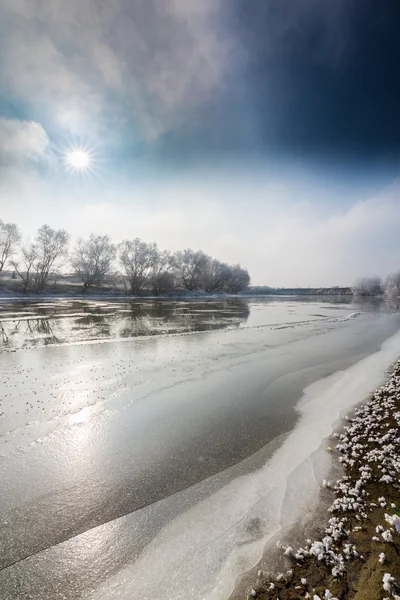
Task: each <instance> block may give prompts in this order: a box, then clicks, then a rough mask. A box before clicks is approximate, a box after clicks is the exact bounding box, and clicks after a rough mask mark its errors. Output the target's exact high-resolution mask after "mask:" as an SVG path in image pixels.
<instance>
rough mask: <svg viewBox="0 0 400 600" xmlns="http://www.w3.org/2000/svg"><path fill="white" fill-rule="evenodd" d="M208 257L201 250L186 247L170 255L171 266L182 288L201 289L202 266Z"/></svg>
mask: <svg viewBox="0 0 400 600" xmlns="http://www.w3.org/2000/svg"><path fill="white" fill-rule="evenodd" d="M208 260H209V257H208V256H207V255H206V254H204V252H202V251H201V250H197V251H196V252H195V251H194V250H190V249H186V250H183V251H179V252H175V254H173V255H172V256H171V266H172V267H173V269H174V272H175V275H176V278H177V280H178V282H179V285H181V286H182V287H183V288H185V289H186V290H189V291H194V290H199V289H202V286H203V281H202V280H203V274H204V268H205V267H206V265H207V261H208Z"/></svg>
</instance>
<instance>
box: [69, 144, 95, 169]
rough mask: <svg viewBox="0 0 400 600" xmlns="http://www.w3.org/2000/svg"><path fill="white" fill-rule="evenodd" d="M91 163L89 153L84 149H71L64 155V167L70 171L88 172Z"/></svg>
mask: <svg viewBox="0 0 400 600" xmlns="http://www.w3.org/2000/svg"><path fill="white" fill-rule="evenodd" d="M91 162H92V161H91V156H90V152H89V151H88V150H85V149H84V148H71V149H70V150H68V151H67V152H66V154H65V163H66V166H67V168H68V169H69V170H71V171H76V172H78V171H79V172H84V171H89V170H90V168H91Z"/></svg>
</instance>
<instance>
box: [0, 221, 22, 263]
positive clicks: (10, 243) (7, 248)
mask: <svg viewBox="0 0 400 600" xmlns="http://www.w3.org/2000/svg"><path fill="white" fill-rule="evenodd" d="M20 241H21V234H20V231H19V229H18V227H17V226H16V225H14V223H4V222H3V221H2V220H1V219H0V273H1V272H2V270H3V269H4V267H5V266H6V264H7V262H8V261H9V260H10V259H11V258H12V256H13V254H14V253H15V250H16V247H17V245H18V243H19V242H20Z"/></svg>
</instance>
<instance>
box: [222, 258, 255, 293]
mask: <svg viewBox="0 0 400 600" xmlns="http://www.w3.org/2000/svg"><path fill="white" fill-rule="evenodd" d="M249 284H250V275H249V273H248V271H247V269H243V268H242V267H241V266H240V265H233V266H231V267H230V276H229V279H228V281H227V284H226V286H225V290H226V291H227V292H229V293H230V294H237V293H238V292H241V291H242V290H244V289H246V288H247V287H248V286H249Z"/></svg>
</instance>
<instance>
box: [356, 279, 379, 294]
mask: <svg viewBox="0 0 400 600" xmlns="http://www.w3.org/2000/svg"><path fill="white" fill-rule="evenodd" d="M352 291H353V294H354V295H355V296H380V295H381V294H382V280H381V278H380V277H362V278H361V279H358V280H357V281H356V282H355V284H354V285H353V287H352Z"/></svg>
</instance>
